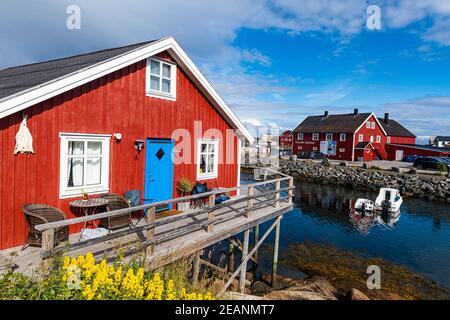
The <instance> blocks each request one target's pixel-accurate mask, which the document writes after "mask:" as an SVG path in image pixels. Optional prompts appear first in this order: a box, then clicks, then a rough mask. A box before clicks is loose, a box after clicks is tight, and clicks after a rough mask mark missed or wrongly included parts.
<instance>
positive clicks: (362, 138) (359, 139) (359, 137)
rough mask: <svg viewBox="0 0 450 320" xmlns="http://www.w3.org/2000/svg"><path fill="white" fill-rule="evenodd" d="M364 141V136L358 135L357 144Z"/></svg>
mask: <svg viewBox="0 0 450 320" xmlns="http://www.w3.org/2000/svg"><path fill="white" fill-rule="evenodd" d="M363 141H364V135H363V134H360V135H359V136H358V142H363Z"/></svg>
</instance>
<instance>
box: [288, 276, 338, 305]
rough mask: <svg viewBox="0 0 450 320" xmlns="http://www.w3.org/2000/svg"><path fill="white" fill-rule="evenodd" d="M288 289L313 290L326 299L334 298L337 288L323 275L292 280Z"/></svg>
mask: <svg viewBox="0 0 450 320" xmlns="http://www.w3.org/2000/svg"><path fill="white" fill-rule="evenodd" d="M288 289H289V290H299V291H310V292H315V293H318V294H320V295H321V296H323V297H325V298H326V300H335V299H336V293H337V289H336V288H335V287H334V286H333V285H332V284H331V283H330V282H329V281H328V280H327V279H325V278H324V277H312V278H307V279H305V280H299V281H294V282H293V283H292V286H291V287H289V288H288Z"/></svg>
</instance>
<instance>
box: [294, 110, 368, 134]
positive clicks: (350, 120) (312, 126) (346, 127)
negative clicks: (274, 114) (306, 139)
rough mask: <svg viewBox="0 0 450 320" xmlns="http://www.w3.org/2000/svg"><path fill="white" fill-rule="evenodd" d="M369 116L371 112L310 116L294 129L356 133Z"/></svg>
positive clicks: (300, 130)
mask: <svg viewBox="0 0 450 320" xmlns="http://www.w3.org/2000/svg"><path fill="white" fill-rule="evenodd" d="M369 116H370V113H358V114H356V115H355V114H353V113H350V114H334V115H328V116H324V115H321V116H309V117H306V119H305V120H303V122H302V123H300V124H299V125H298V126H297V128H295V129H294V132H304V133H310V132H315V133H325V132H330V133H340V132H342V133H354V132H355V131H356V129H358V128H359V127H360V126H361V124H362V123H363V122H364V121H365V120H366V119H367V118H368V117H369Z"/></svg>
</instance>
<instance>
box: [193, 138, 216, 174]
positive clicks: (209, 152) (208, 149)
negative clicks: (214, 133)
mask: <svg viewBox="0 0 450 320" xmlns="http://www.w3.org/2000/svg"><path fill="white" fill-rule="evenodd" d="M218 155H219V140H203V139H200V140H198V144H197V159H198V161H197V179H198V180H202V179H212V178H217V172H218V168H219V156H218Z"/></svg>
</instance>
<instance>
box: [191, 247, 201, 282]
mask: <svg viewBox="0 0 450 320" xmlns="http://www.w3.org/2000/svg"><path fill="white" fill-rule="evenodd" d="M200 260H201V259H200V251H197V252H196V253H195V254H194V261H193V262H192V263H193V265H192V269H193V270H192V282H193V284H194V286H196V285H197V283H198V277H199V275H200Z"/></svg>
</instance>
